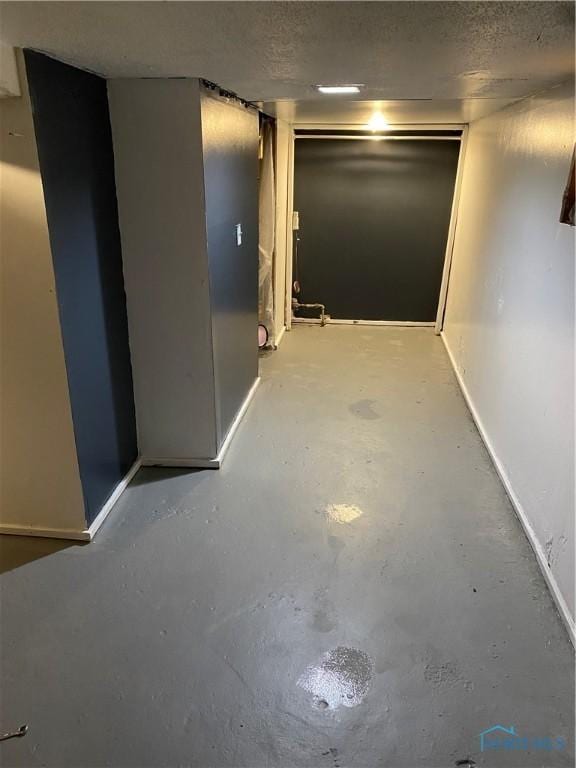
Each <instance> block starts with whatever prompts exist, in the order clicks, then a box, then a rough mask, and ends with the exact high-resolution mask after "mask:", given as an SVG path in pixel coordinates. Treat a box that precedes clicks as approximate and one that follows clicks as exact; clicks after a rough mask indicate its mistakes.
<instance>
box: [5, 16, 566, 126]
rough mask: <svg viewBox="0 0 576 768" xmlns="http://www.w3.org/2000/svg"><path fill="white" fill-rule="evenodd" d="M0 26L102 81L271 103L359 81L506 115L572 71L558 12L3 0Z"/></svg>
mask: <svg viewBox="0 0 576 768" xmlns="http://www.w3.org/2000/svg"><path fill="white" fill-rule="evenodd" d="M0 25H1V30H2V32H1V35H2V38H3V39H4V40H5V41H6V42H8V43H11V44H12V45H17V46H28V47H33V48H37V49H39V50H44V51H46V52H48V53H50V54H52V55H54V56H56V57H58V58H60V59H63V60H64V61H68V62H70V63H73V64H76V65H78V66H81V67H85V68H87V69H90V70H93V71H95V72H98V73H100V74H102V75H105V76H107V77H142V76H144V77H171V76H180V77H182V76H188V77H205V78H208V79H209V80H213V81H215V82H217V83H219V84H221V85H223V86H225V87H226V88H229V89H231V90H234V91H236V92H238V93H239V94H240V95H241V96H243V97H244V98H247V99H251V100H259V101H272V102H273V101H277V100H296V101H299V102H301V101H306V100H309V99H318V94H317V93H316V91H315V90H314V89H313V88H312V86H313V84H315V83H338V82H354V83H365V84H366V88H365V89H363V91H362V94H361V97H360V98H361V99H362V100H372V99H379V100H401V99H402V100H404V99H410V100H420V99H435V100H436V99H438V100H444V101H445V103H448V102H449V101H451V100H452V101H454V100H457V101H458V100H461V99H463V100H465V101H464V103H469V104H471V105H473V103H474V102H475V101H476V100H480V99H481V100H487V99H496V100H500V101H498V102H494V106H495V108H498V106H500V104H502V103H505V102H509V101H511V100H513V99H516V98H519V97H522V96H526V95H528V94H530V93H533V92H535V91H537V90H540V89H541V88H543V87H546V86H547V85H551V84H555V83H558V82H560V81H561V80H564V79H567V78H568V77H570V76H571V74H572V72H573V67H574V47H573V41H574V8H573V4H572V3H564V2H423V1H420V2H366V3H365V2H210V3H205V2H162V3H156V2H143V3H142V2H59V3H58V2H57V3H54V2H3V3H2V4H1V17H0ZM326 98H331V97H326ZM332 98H334V97H332ZM358 98H359V97H358V96H357V97H356V99H358ZM341 101H342V100H341V99H339V103H341ZM486 109H488V107H487V106H484V111H486ZM472 111H473V110H472Z"/></svg>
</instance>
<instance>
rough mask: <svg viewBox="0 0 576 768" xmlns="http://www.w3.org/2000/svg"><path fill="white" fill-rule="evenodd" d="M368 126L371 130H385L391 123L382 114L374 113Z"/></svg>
mask: <svg viewBox="0 0 576 768" xmlns="http://www.w3.org/2000/svg"><path fill="white" fill-rule="evenodd" d="M366 127H367V128H369V129H370V130H371V131H385V130H386V128H389V127H390V123H389V122H388V121H387V120H386V119H385V118H384V117H383V116H382V115H380V114H378V113H376V114H374V115H372V117H371V118H370V120H369V122H368V124H367V125H366Z"/></svg>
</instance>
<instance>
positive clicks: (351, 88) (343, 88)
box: [316, 84, 362, 93]
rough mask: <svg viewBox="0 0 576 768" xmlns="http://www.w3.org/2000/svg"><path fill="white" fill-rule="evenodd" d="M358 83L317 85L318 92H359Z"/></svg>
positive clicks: (359, 86)
mask: <svg viewBox="0 0 576 768" xmlns="http://www.w3.org/2000/svg"><path fill="white" fill-rule="evenodd" d="M360 88H362V86H361V85H360V84H357V85H317V86H316V89H317V90H318V91H320V93H360Z"/></svg>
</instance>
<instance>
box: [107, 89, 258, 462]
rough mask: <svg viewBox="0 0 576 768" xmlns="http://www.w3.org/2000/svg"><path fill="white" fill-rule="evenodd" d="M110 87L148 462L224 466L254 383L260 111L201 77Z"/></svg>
mask: <svg viewBox="0 0 576 768" xmlns="http://www.w3.org/2000/svg"><path fill="white" fill-rule="evenodd" d="M108 91H109V101H110V109H111V118H112V131H113V138H114V151H115V158H116V185H117V194H118V202H119V215H120V231H121V238H122V249H123V259H124V273H125V280H126V291H127V303H128V322H129V329H130V344H131V350H132V363H133V369H134V392H135V400H136V420H137V426H138V438H139V445H140V451H141V454H142V460H143V462H144V463H153V464H155V463H157V464H167V465H170V464H174V465H190V466H218V464H219V452H220V450H221V448H222V444H223V441H224V439H225V436H226V433H227V431H228V430H229V428H230V425H231V423H232V422H233V421H234V418H235V416H236V415H237V414H238V412H239V411H240V410H241V408H242V405H243V403H244V401H245V398H246V397H247V395H248V393H249V392H250V391H251V388H252V386H253V384H254V382H255V380H256V379H257V375H258V357H257V305H258V295H257V291H258V237H257V231H256V230H257V221H258V210H257V206H258V196H257V186H256V184H257V147H258V119H257V115H256V113H255V112H254V111H252V110H246V109H245V108H243V107H240V106H238V105H236V104H234V103H228V102H225V101H222V100H220V99H218V97H217V96H215V95H213V94H212V93H207V92H205V91H204V89H203V88H202V86H201V84H200V82H199V81H198V80H195V79H177V80H176V79H174V80H112V81H109V83H108ZM237 225H240V228H241V229H242V233H243V234H242V241H241V242H240V243H238V240H237Z"/></svg>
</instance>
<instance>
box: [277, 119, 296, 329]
mask: <svg viewBox="0 0 576 768" xmlns="http://www.w3.org/2000/svg"><path fill="white" fill-rule="evenodd" d="M292 133H293V132H292V126H290V125H289V124H288V123H286V122H284V121H283V120H277V121H276V168H275V171H276V243H275V259H274V327H275V329H276V339H279V338H280V339H281V334H282V329H283V328H284V327H285V326H286V268H287V260H288V259H290V258H291V256H292V252H291V249H290V248H289V247H288V239H287V237H288V234H290V231H289V229H288V227H287V224H288V209H289V207H290V206H291V204H292V201H291V192H290V189H289V187H290V184H291V177H292V172H291V169H290V163H291V148H292V141H293V138H292Z"/></svg>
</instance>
